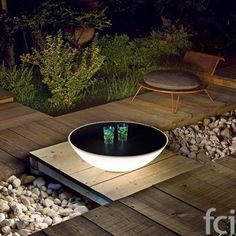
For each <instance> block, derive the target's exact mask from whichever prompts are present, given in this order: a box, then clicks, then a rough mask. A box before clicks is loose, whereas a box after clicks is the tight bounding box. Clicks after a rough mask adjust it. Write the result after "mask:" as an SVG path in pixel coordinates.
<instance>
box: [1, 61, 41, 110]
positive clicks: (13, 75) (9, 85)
mask: <svg viewBox="0 0 236 236" xmlns="http://www.w3.org/2000/svg"><path fill="white" fill-rule="evenodd" d="M0 87H2V88H5V89H7V90H10V91H12V92H13V94H14V96H15V97H16V100H17V101H18V102H20V103H23V104H25V105H29V106H31V105H32V104H33V103H35V102H36V101H37V100H38V99H37V97H38V89H37V87H36V86H35V84H34V82H33V71H32V68H29V67H27V66H24V65H21V66H19V67H18V68H17V67H16V66H15V67H13V68H12V69H6V68H5V67H3V66H1V67H0ZM34 105H36V104H34Z"/></svg>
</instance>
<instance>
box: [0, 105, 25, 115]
mask: <svg viewBox="0 0 236 236" xmlns="http://www.w3.org/2000/svg"><path fill="white" fill-rule="evenodd" d="M20 106H22V105H21V104H19V103H17V102H11V103H6V104H1V105H0V114H1V112H3V111H6V110H8V109H12V108H16V107H20Z"/></svg>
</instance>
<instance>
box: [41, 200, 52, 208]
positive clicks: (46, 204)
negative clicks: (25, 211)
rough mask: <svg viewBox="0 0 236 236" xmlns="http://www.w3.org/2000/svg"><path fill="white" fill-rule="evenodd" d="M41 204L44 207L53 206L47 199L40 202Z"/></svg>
mask: <svg viewBox="0 0 236 236" xmlns="http://www.w3.org/2000/svg"><path fill="white" fill-rule="evenodd" d="M42 204H43V205H44V206H45V207H50V206H52V205H53V201H52V200H51V199H49V198H46V199H45V200H43V201H42Z"/></svg>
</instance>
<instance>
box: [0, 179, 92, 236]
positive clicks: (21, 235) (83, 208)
mask: <svg viewBox="0 0 236 236" xmlns="http://www.w3.org/2000/svg"><path fill="white" fill-rule="evenodd" d="M92 207H94V205H93V203H91V201H89V200H88V199H86V198H84V197H82V196H81V197H80V196H78V195H75V194H74V193H72V192H71V191H68V190H65V189H64V188H63V186H62V185H61V184H59V183H55V182H47V181H46V179H45V178H43V177H37V178H36V177H34V176H30V175H23V176H22V177H21V178H17V177H16V176H11V177H10V178H9V179H8V180H6V181H0V236H26V235H29V234H30V233H32V232H35V231H38V230H42V229H44V228H47V227H48V226H50V225H55V224H58V223H61V222H62V221H65V220H68V219H70V218H73V217H75V216H78V215H81V214H83V213H85V212H87V211H88V210H89V209H90V208H92Z"/></svg>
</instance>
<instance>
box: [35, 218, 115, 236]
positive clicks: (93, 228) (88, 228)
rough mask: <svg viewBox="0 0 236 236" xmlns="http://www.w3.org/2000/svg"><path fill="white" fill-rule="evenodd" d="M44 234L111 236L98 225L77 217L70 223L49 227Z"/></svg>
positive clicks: (55, 235)
mask: <svg viewBox="0 0 236 236" xmlns="http://www.w3.org/2000/svg"><path fill="white" fill-rule="evenodd" d="M43 232H44V233H46V235H48V236H82V235H84V236H87V235H91V236H92V235H94V236H95V235H99V236H109V235H111V234H109V233H108V232H106V231H105V230H103V229H102V228H100V227H99V226H98V225H96V224H94V223H93V222H91V221H89V220H88V219H86V218H83V217H75V218H73V219H71V220H69V221H65V222H63V223H60V224H57V225H54V226H52V227H49V228H47V229H45V230H43ZM35 236H37V235H35ZM39 236H40V235H39Z"/></svg>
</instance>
